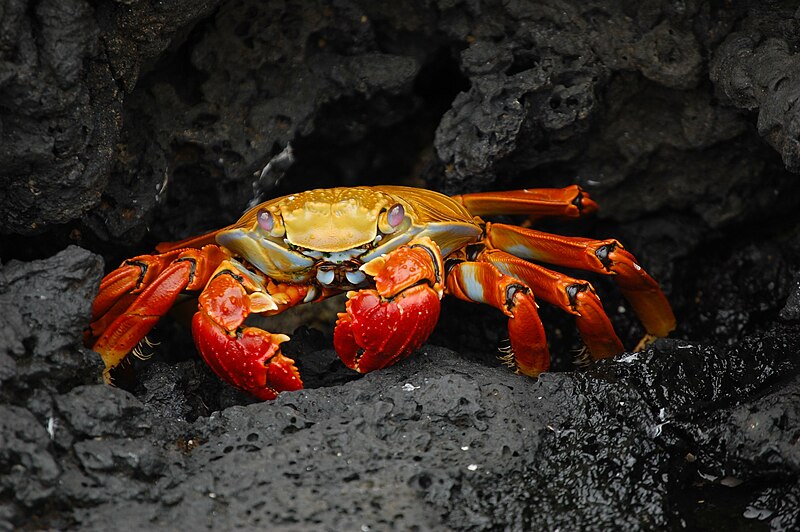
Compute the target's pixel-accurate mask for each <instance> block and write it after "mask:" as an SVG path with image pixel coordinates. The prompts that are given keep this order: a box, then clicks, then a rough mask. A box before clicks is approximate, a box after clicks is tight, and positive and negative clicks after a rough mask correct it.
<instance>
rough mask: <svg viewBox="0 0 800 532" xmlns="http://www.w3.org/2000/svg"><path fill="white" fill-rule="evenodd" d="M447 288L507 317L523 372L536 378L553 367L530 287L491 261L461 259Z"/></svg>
mask: <svg viewBox="0 0 800 532" xmlns="http://www.w3.org/2000/svg"><path fill="white" fill-rule="evenodd" d="M445 286H446V291H447V293H448V294H452V295H454V296H456V297H458V298H460V299H463V300H466V301H474V302H477V303H486V304H488V305H491V306H493V307H495V308H497V309H499V310H501V311H503V313H504V314H505V315H506V316H508V334H509V339H510V341H511V355H512V356H513V359H512V360H513V362H514V364H515V365H516V368H517V369H518V370H519V372H520V373H523V374H525V375H530V376H532V377H535V376H536V375H539V374H540V373H542V372H543V371H547V369H548V368H549V367H550V353H549V351H548V349H547V339H546V338H545V333H544V326H543V325H542V321H541V320H540V319H539V313H538V311H537V310H536V308H537V307H536V301H535V300H534V297H533V293H532V291H531V289H530V288H529V287H528V286H526V284H525V283H523V282H522V281H520V280H519V279H517V278H516V277H514V276H511V275H506V274H504V273H503V272H501V271H500V269H498V268H497V267H496V266H495V265H493V264H491V263H489V262H459V263H456V264H455V265H453V266H452V267H451V268H450V269H449V271H448V273H447V281H446V284H445Z"/></svg>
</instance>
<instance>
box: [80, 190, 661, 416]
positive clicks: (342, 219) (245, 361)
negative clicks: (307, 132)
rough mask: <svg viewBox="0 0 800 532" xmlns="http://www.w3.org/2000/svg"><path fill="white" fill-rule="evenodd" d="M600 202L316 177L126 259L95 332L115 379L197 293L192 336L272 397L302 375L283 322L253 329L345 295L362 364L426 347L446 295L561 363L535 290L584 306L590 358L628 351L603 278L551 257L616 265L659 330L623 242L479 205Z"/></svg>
mask: <svg viewBox="0 0 800 532" xmlns="http://www.w3.org/2000/svg"><path fill="white" fill-rule="evenodd" d="M596 210H597V204H596V203H595V202H594V201H593V200H592V199H591V198H590V197H589V195H588V194H587V193H586V192H584V191H583V190H582V189H581V188H580V187H579V186H577V185H572V186H568V187H566V188H561V189H526V190H514V191H507V192H479V193H471V194H462V195H457V196H446V195H444V194H440V193H438V192H434V191H431V190H425V189H420V188H411V187H403V186H376V187H352V188H344V187H341V188H330V189H318V190H311V191H307V192H302V193H297V194H291V195H288V196H283V197H280V198H276V199H272V200H269V201H266V202H264V203H262V204H260V205H257V206H256V207H253V208H252V209H250V210H249V211H247V212H246V213H245V214H244V215H243V216H242V217H241V218H240V219H239V221H238V222H236V223H234V224H233V225H230V226H227V227H225V228H223V229H219V230H217V231H213V232H210V233H207V234H204V235H201V236H197V237H194V238H189V239H186V240H183V241H180V242H174V243H162V244H159V245H158V246H157V247H156V251H157V253H155V254H151V255H140V256H138V257H134V258H131V259H128V260H126V261H124V262H123V263H122V265H121V266H120V267H119V268H117V269H116V270H113V271H112V272H110V273H109V274H108V275H107V276H106V277H105V278H104V279H103V280H102V282H101V284H100V290H99V293H98V295H97V297H96V299H95V301H94V304H93V307H92V319H91V323H90V326H89V328H88V329H87V331H86V335H85V339H86V342H87V345H89V346H90V347H92V348H93V349H94V350H95V351H96V352H98V353H99V354H100V355H101V356H102V358H103V361H104V362H105V371H104V377H105V380H106V381H107V382H111V380H112V379H111V371H112V370H113V369H114V368H115V367H117V366H118V365H119V364H120V363H121V362H122V361H123V360H124V359H125V358H126V357H127V356H128V354H129V353H130V352H131V351H134V350H135V349H136V347H137V345H138V344H139V343H140V342H141V341H143V340H144V341H146V335H147V334H148V333H149V331H150V329H151V328H152V327H153V326H154V325H155V324H156V322H158V321H159V319H160V318H161V317H162V316H164V315H165V314H167V312H168V311H169V310H170V309H171V308H172V307H173V306H174V305H175V303H176V302H177V301H179V300H183V299H185V298H187V297H196V298H197V301H198V305H197V311H196V313H195V314H194V317H193V318H192V333H193V337H194V340H195V344H196V346H197V349H198V351H199V352H200V355H201V356H202V358H203V359H204V360H205V362H206V363H207V364H208V365H209V366H210V367H211V369H212V370H213V371H214V372H215V373H216V374H217V375H218V376H219V377H220V378H221V379H222V380H224V381H226V382H228V383H230V384H232V385H233V386H235V387H237V388H240V389H242V390H244V391H245V392H247V393H249V394H251V395H253V396H255V397H257V398H259V399H263V400H269V399H273V398H275V397H276V396H277V395H278V394H279V393H281V392H284V391H289V390H298V389H301V388H302V386H303V383H302V380H301V378H300V374H299V372H298V370H297V368H296V367H295V364H294V360H292V359H291V358H289V357H287V356H285V355H284V354H283V353H282V352H281V349H280V344H281V343H283V342H285V341H286V340H288V339H289V337H288V336H286V335H284V334H276V333H271V332H268V331H266V330H264V329H261V328H258V327H254V326H248V324H247V323H246V320H247V318H248V316H250V315H253V314H260V315H264V316H271V315H275V314H278V313H280V312H283V311H285V310H286V309H289V308H291V307H294V306H296V305H300V304H304V303H312V302H317V301H321V300H323V299H326V298H328V297H331V296H334V295H337V294H341V293H343V292H345V293H346V295H347V302H346V304H345V309H344V312H341V313H339V314H338V319H337V321H336V328H335V330H334V339H333V342H334V347H335V349H336V352H337V353H338V355H339V357H340V358H341V360H342V362H344V364H345V365H347V366H348V367H349V368H352V369H354V370H356V371H358V372H361V373H366V372H370V371H373V370H377V369H381V368H385V367H387V366H390V365H392V364H394V363H396V362H398V361H399V360H402V359H404V358H405V357H407V356H408V355H410V354H411V353H413V352H414V351H416V350H417V349H418V348H419V347H420V346H421V345H422V343H423V342H425V341H426V340H427V338H428V336H429V335H430V334H431V332H432V331H433V328H434V326H435V325H436V322H437V320H438V318H439V311H440V300H441V298H442V296H443V295H444V294H449V295H451V296H455V297H457V298H460V299H463V300H467V301H472V302H476V303H485V304H488V305H491V306H493V307H495V308H497V309H498V310H499V311H501V312H503V313H504V314H505V315H506V316H508V334H509V340H510V352H509V354H508V357H507V358H508V361H509V363H510V364H511V365H513V367H514V368H515V369H516V370H517V371H518V372H519V373H522V374H525V375H529V376H532V377H535V376H538V375H539V374H540V373H542V372H544V371H547V370H548V368H549V365H550V355H549V351H548V345H547V339H546V336H545V331H544V326H543V324H542V321H541V320H540V318H539V315H538V311H537V308H538V305H537V302H536V299H537V298H538V299H541V300H544V301H546V302H547V303H550V304H552V305H555V306H556V307H558V308H560V309H562V310H563V311H565V312H567V313H569V314H572V315H573V316H574V317H575V323H576V326H577V328H578V331H579V333H580V336H581V339H582V341H583V342H584V344H585V346H586V347H587V348H588V352H589V353H590V356H591V358H592V359H603V358H608V357H611V356H613V355H616V354H619V353H621V352H623V351H624V348H623V345H622V342H621V341H620V339H619V337H618V336H617V334H616V333H615V331H614V328H613V327H612V325H611V323H610V321H609V318H608V316H607V314H606V312H605V311H604V310H603V306H602V304H601V301H600V299H599V297H598V296H597V293H596V292H595V289H594V288H593V287H592V285H591V283H589V282H587V281H585V280H581V279H576V278H573V277H570V276H568V275H565V274H563V273H559V272H558V271H555V270H553V269H551V268H548V267H545V266H542V264H548V265H554V266H557V267H566V268H573V269H581V270H587V271H590V272H595V273H599V274H605V275H610V276H613V279H614V280H615V281H616V284H617V286H618V287H619V289H620V291H621V292H622V294H623V295H624V296H625V298H626V299H627V300H628V301H629V303H630V304H631V306H632V307H633V309H634V311H635V313H636V315H637V316H638V318H639V320H640V321H641V322H642V324H643V326H644V328H645V330H646V331H647V336H648V337H649V338H653V337H662V336H666V335H668V334H669V333H670V331H672V330H673V329H674V328H675V316H674V315H673V312H672V310H671V308H670V305H669V302H668V301H667V298H666V297H665V295H664V293H663V292H662V290H661V289H660V287H659V285H658V283H656V281H655V280H653V278H652V277H650V275H648V274H647V273H646V272H645V270H644V269H643V268H642V267H641V265H639V263H638V262H637V261H636V259H635V258H634V257H633V255H631V254H630V253H629V252H628V251H627V250H625V249H624V248H623V246H622V245H621V244H620V243H619V241H617V240H615V239H606V240H593V239H588V238H579V237H565V236H559V235H554V234H550V233H545V232H541V231H538V230H535V229H531V228H526V227H522V226H516V225H510V224H504V223H491V222H488V221H484V220H483V219H482V218H481V216H491V215H498V214H506V215H524V216H526V217H528V219H529V220H536V219H538V218H542V217H549V216H556V217H566V218H576V217H580V216H584V215H587V214H590V213H592V212H594V211H596Z"/></svg>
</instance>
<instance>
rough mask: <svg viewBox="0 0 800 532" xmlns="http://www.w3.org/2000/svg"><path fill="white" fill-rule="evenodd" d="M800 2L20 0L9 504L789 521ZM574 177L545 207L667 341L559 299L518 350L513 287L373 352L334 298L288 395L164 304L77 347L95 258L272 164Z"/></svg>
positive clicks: (8, 358)
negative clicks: (654, 290)
mask: <svg viewBox="0 0 800 532" xmlns="http://www.w3.org/2000/svg"><path fill="white" fill-rule="evenodd" d="M29 4H30V5H29ZM796 25H797V18H796V13H795V9H794V8H791V7H786V6H785V5H784V4H768V5H767V6H766V7H763V8H759V7H756V8H746V7H744V6H732V5H728V4H719V5H717V4H707V3H703V2H682V3H668V2H647V3H627V4H625V3H623V4H619V3H618V2H610V1H609V2H588V3H586V2H580V3H578V2H561V1H548V2H542V3H536V4H533V3H524V2H519V3H517V2H508V3H504V4H502V5H495V4H491V5H490V4H488V3H481V2H466V3H460V2H449V1H439V2H395V3H391V5H377V4H375V3H372V2H354V1H335V2H325V3H323V2H320V3H316V2H310V1H309V2H305V1H304V2H256V1H248V0H236V1H228V2H221V1H220V2H214V1H208V2H201V3H197V2H185V1H180V0H175V1H170V2H158V3H151V2H146V1H143V0H130V1H111V0H105V1H101V2H94V3H89V2H85V1H82V0H72V1H70V2H66V3H64V2H37V3H33V2H31V3H28V2H24V1H21V2H10V3H7V6H5V7H3V8H2V9H0V28H5V31H0V136H2V143H0V162H2V164H1V165H0V167H2V168H3V170H2V171H0V185H3V190H4V191H5V193H4V194H2V195H0V232H1V233H2V236H1V237H0V238H2V244H0V260H2V265H1V266H0V268H1V269H0V308H2V309H3V312H2V313H1V314H0V527H2V528H3V529H12V528H21V529H43V528H55V529H71V528H72V529H89V530H91V529H97V530H107V529H110V528H116V527H118V526H119V525H120V523H126V524H129V526H130V527H131V528H136V529H142V528H144V529H153V528H163V529H173V528H176V527H181V528H190V527H191V528H204V527H214V528H223V529H228V528H237V527H238V528H247V529H249V528H256V527H268V528H270V529H279V530H300V529H308V528H309V527H317V528H324V529H338V530H341V529H362V530H366V529H369V530H382V529H391V528H395V529H403V530H407V529H418V530H427V529H500V528H503V529H512V530H525V529H549V530H554V529H562V530H565V529H569V530H573V529H614V530H652V529H659V530H663V529H704V530H731V529H742V530H793V529H796V528H797V527H798V526H800V490H799V489H798V485H800V484H799V483H798V475H799V473H800V447H798V437H799V436H800V435H799V434H798V429H797V427H798V423H799V422H800V376H799V375H800V358H799V357H798V352H800V345H798V344H800V322H798V316H800V309H799V308H798V301H800V295H798V293H799V292H800V290H799V289H798V279H799V278H800V277H798V275H800V273H799V272H800V233H799V231H800V224H798V222H799V221H800V220H798V217H797V215H796V212H797V205H798V203H800V198H799V197H798V194H800V192H799V190H800V189H798V187H797V186H796V179H797V178H796V175H795V174H796V172H797V171H798V163H797V154H796V153H795V152H796V151H797V150H796V146H797V142H798V140H797V139H798V132H797V131H796V129H797V128H796V127H795V126H796V123H797V122H798V121H797V117H796V115H797V110H796V98H795V97H794V93H795V92H796V91H795V89H794V85H795V78H796V70H797V69H796V68H793V65H794V64H795V63H796V61H797V60H796V57H795V56H796V54H795V50H796V48H797V44H798V43H797V41H796V39H797V37H796V36H797V35H798V34H799V33H798V32H797V31H795V30H796ZM289 147H290V148H291V153H292V156H291V157H290V158H286V157H283V156H281V154H284V156H285V154H286V153H288V150H287V148H289ZM270 161H273V171H269V172H265V173H264V178H263V179H261V180H260V182H259V183H258V184H257V185H254V183H255V181H256V178H255V177H254V173H260V171H261V169H262V168H263V167H264V166H265V165H266V164H267V163H268V162H270ZM275 168H278V170H275ZM574 182H577V183H580V184H581V185H583V186H584V187H585V188H586V189H587V190H589V191H590V192H591V193H592V196H593V197H594V198H595V199H597V200H598V201H599V202H600V204H601V207H602V210H601V213H600V215H599V216H598V218H597V219H595V220H589V221H585V222H584V221H581V222H579V223H573V224H568V225H565V224H561V223H558V222H545V223H543V224H542V225H541V227H542V228H543V229H545V230H550V231H555V232H565V233H569V234H581V235H587V236H596V237H604V238H605V237H608V236H614V237H617V238H620V240H622V242H624V243H625V245H626V247H627V248H628V249H630V250H631V251H633V252H634V253H635V254H636V256H637V258H639V259H640V260H641V261H642V263H643V264H645V265H646V267H647V269H648V271H650V272H651V273H653V274H654V276H655V277H656V278H658V279H659V281H661V282H662V285H663V286H664V287H665V290H666V291H667V293H668V295H669V297H670V300H671V302H672V303H673V305H674V307H675V310H676V314H677V316H678V321H679V328H678V330H677V331H676V332H675V333H674V334H673V335H672V337H671V338H670V339H663V340H659V341H657V342H656V343H655V344H654V345H652V346H650V347H649V348H647V349H646V350H645V351H643V352H640V353H625V354H623V355H620V356H619V357H616V358H615V359H612V360H608V361H604V362H599V363H591V364H584V365H581V366H580V367H577V366H576V365H575V363H574V358H575V356H574V352H575V350H576V349H578V348H579V347H580V342H579V338H578V337H577V333H576V332H575V330H574V325H573V323H572V320H571V319H569V318H568V317H567V316H564V315H563V314H561V313H559V312H556V311H554V310H553V309H549V308H546V307H543V308H542V316H543V319H544V320H545V322H546V328H547V330H548V335H549V340H550V344H551V350H552V352H553V358H554V369H555V371H553V372H551V373H548V374H546V375H544V376H542V377H540V378H539V379H529V378H525V377H521V376H517V375H514V374H512V373H511V372H509V371H508V370H507V369H506V368H504V367H503V366H502V364H501V363H500V362H499V361H498V360H497V347H498V345H500V344H501V343H502V340H503V338H504V337H505V335H506V332H505V318H504V317H502V316H499V315H498V314H497V313H495V312H494V311H492V310H491V309H484V308H480V307H477V306H474V305H468V304H462V303H460V302H447V303H446V304H445V305H444V307H443V316H442V320H441V322H440V325H439V327H438V328H437V330H436V331H435V332H434V335H433V336H432V337H431V340H430V342H429V343H428V344H426V345H425V346H423V348H422V349H421V350H420V353H418V354H417V356H415V357H412V358H411V359H409V360H407V361H405V362H403V363H401V364H398V365H397V366H395V367H393V368H389V369H387V370H385V371H380V372H376V373H373V374H369V375H367V376H363V377H361V376H358V375H355V374H353V373H352V372H350V371H349V370H347V369H346V368H344V366H343V365H342V364H341V363H340V362H339V361H338V359H337V357H336V356H335V353H333V351H332V350H331V349H330V346H331V343H330V337H329V335H330V328H329V327H325V326H324V320H325V319H324V316H325V315H326V312H335V310H336V309H332V310H331V309H329V310H327V311H325V312H316V313H315V316H313V319H317V320H320V321H322V322H323V325H322V326H320V325H318V324H314V327H319V328H320V330H321V331H322V332H319V331H318V330H316V329H309V328H305V327H301V328H299V329H297V330H296V331H295V333H294V335H293V340H292V341H291V342H290V343H289V344H287V345H286V348H285V351H286V353H287V354H289V355H291V356H293V357H294V358H296V359H297V360H298V365H299V366H300V369H301V371H302V373H303V375H304V379H305V382H306V385H307V389H306V390H303V391H301V392H295V393H287V394H283V395H282V396H280V397H279V398H278V399H277V400H275V401H272V402H268V403H256V402H254V401H253V400H252V399H250V398H249V397H247V396H245V395H243V394H241V393H239V392H237V391H235V390H233V389H231V388H229V387H228V386H226V385H224V384H221V383H220V381H219V380H218V379H217V378H216V377H215V376H214V375H213V373H211V371H210V370H209V369H208V368H206V367H205V365H204V364H202V363H201V362H200V361H199V359H198V357H197V356H196V355H195V353H194V348H193V345H192V341H191V338H190V337H189V335H188V332H187V331H186V329H185V328H183V327H182V326H181V325H180V324H179V323H176V322H173V321H170V320H164V321H165V323H163V324H161V325H160V326H159V329H158V330H157V331H156V332H155V333H154V336H153V338H154V339H155V340H158V341H161V344H160V345H157V346H155V347H153V348H152V349H151V350H150V351H152V353H148V354H149V355H150V359H149V360H137V359H133V360H131V365H130V367H129V368H127V369H126V370H125V371H121V372H120V373H119V375H117V382H118V384H119V385H120V386H119V387H110V386H107V385H105V384H103V383H102V382H101V378H100V373H101V370H102V363H101V362H100V360H99V357H97V356H96V355H95V354H94V353H92V352H91V351H89V350H87V349H85V348H84V347H82V345H81V336H82V332H83V329H84V328H85V326H86V324H87V321H88V315H89V312H90V306H91V300H92V298H93V295H94V292H95V290H96V288H97V285H98V283H99V280H100V278H101V276H102V274H103V266H102V264H103V259H105V263H106V271H108V269H109V267H110V266H112V265H114V264H115V263H118V262H119V261H120V260H121V259H122V258H124V257H128V256H132V255H135V254H138V253H145V252H148V251H150V249H151V248H152V245H153V244H154V243H155V242H157V241H162V240H170V239H176V238H182V237H185V236H188V235H191V234H196V233H198V232H201V231H203V230H206V229H210V228H215V227H219V226H222V225H225V224H227V223H230V222H231V221H233V220H234V219H235V218H236V217H237V216H238V214H239V213H240V212H241V211H242V210H243V209H244V208H245V207H246V205H247V203H248V201H249V200H250V199H251V198H252V197H253V195H254V193H255V194H261V193H263V194H267V195H272V194H280V193H288V192H292V191H296V190H303V189H308V188H313V187H315V186H333V185H351V184H360V183H365V184H376V183H404V184H416V185H427V186H430V187H435V188H438V189H441V190H444V191H447V192H452V193H455V192H464V191H473V190H488V189H499V188H522V187H532V186H563V185H566V184H569V183H574ZM74 243H78V244H80V245H81V246H82V248H81V247H77V246H74V245H70V244H74ZM89 250H91V251H89ZM590 278H591V281H592V283H593V284H594V285H595V286H596V287H597V289H598V292H599V293H600V294H601V296H602V298H603V301H604V305H605V308H606V309H607V310H608V312H609V314H610V317H611V319H612V322H613V324H614V326H615V328H616V329H617V330H618V331H619V333H620V336H621V337H622V339H623V341H624V342H625V343H626V345H628V346H632V345H634V344H635V342H636V341H637V340H638V337H639V336H640V335H641V328H640V326H639V325H638V323H637V321H636V319H635V317H634V316H632V311H631V309H630V307H629V306H628V305H627V304H626V303H625V301H624V300H623V299H622V298H621V297H620V295H619V293H618V291H617V290H616V289H615V287H614V285H613V283H612V282H611V281H610V280H609V279H598V278H596V277H593V276H590ZM310 319H311V318H310V317H308V316H300V317H298V318H296V320H298V321H299V322H301V323H310ZM295 323H297V321H295ZM291 324H292V322H291V321H287V322H286V325H285V326H286V327H290V329H288V330H289V331H290V330H292V329H294V328H295V325H291Z"/></svg>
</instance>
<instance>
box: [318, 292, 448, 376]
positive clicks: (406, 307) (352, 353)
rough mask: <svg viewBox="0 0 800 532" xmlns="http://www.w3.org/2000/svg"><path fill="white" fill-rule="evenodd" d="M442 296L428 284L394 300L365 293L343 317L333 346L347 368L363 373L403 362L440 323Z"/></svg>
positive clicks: (349, 303)
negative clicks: (437, 323) (438, 322)
mask: <svg viewBox="0 0 800 532" xmlns="http://www.w3.org/2000/svg"><path fill="white" fill-rule="evenodd" d="M439 308H440V303H439V295H438V294H437V293H436V291H435V290H434V289H433V288H431V287H430V286H428V285H426V284H421V285H416V286H413V287H411V288H409V289H407V290H405V291H403V292H401V293H400V294H399V295H398V296H396V297H394V298H393V299H389V300H386V299H383V298H382V297H381V295H380V294H379V293H378V292H377V291H376V290H361V291H359V292H357V293H356V294H355V295H354V296H352V297H351V298H350V299H348V301H347V307H346V310H347V311H346V312H342V313H340V314H339V319H338V321H337V322H336V330H335V332H334V335H333V344H334V347H335V348H336V352H337V353H338V354H339V357H340V358H341V359H342V362H344V363H345V365H347V367H349V368H351V369H354V370H356V371H358V372H360V373H367V372H370V371H373V370H376V369H381V368H385V367H387V366H390V365H392V364H394V363H395V362H398V361H399V360H402V359H403V358H405V357H407V356H408V355H410V354H411V353H413V352H414V351H416V350H417V349H419V346H420V345H422V343H423V342H424V341H425V340H427V339H428V336H430V334H431V332H432V331H433V328H434V326H436V322H437V321H438V320H439Z"/></svg>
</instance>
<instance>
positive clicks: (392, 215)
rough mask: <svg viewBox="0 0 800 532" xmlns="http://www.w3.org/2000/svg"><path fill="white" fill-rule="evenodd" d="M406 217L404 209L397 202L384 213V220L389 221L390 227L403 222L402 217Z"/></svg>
mask: <svg viewBox="0 0 800 532" xmlns="http://www.w3.org/2000/svg"><path fill="white" fill-rule="evenodd" d="M405 217H406V210H405V209H404V208H403V206H402V205H400V204H399V203H397V204H396V205H393V206H392V208H390V209H389V211H388V212H387V213H386V221H387V222H389V225H391V226H392V227H397V226H398V225H400V224H401V223H403V219H404V218H405Z"/></svg>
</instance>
